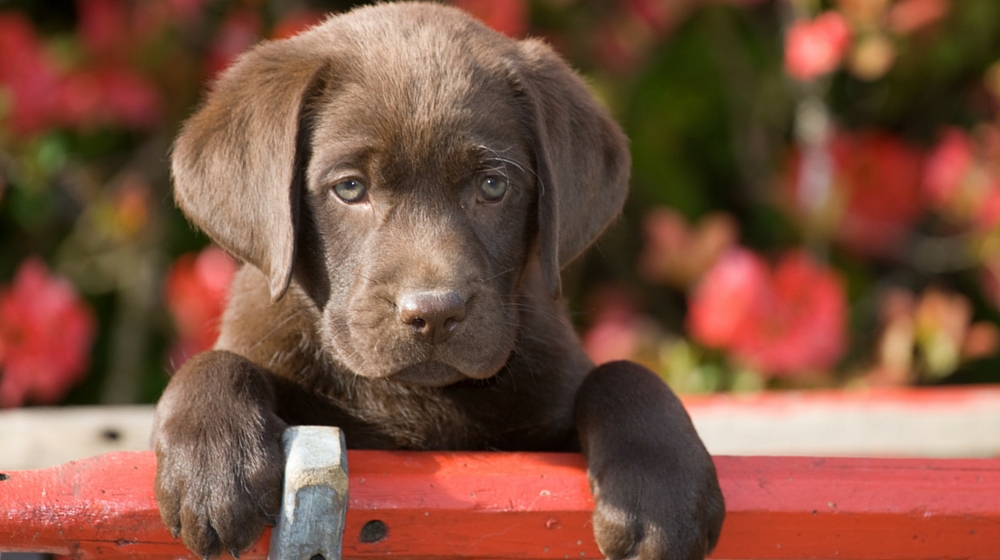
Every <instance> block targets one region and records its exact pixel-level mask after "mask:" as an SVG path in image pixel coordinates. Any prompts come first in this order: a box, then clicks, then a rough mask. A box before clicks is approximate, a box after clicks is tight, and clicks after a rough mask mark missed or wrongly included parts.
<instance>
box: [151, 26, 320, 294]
mask: <svg viewBox="0 0 1000 560" xmlns="http://www.w3.org/2000/svg"><path fill="white" fill-rule="evenodd" d="M314 35H315V34H310V33H306V34H303V35H299V36H297V37H294V38H292V39H288V40H284V41H275V42H269V43H263V44H261V45H259V46H257V47H255V48H254V49H252V50H251V51H249V52H247V53H246V54H244V55H243V56H242V57H240V59H239V60H238V61H237V62H236V63H235V64H234V65H233V66H232V67H230V68H229V69H228V70H226V72H225V73H223V75H222V77H221V78H220V79H219V80H218V81H217V82H216V83H215V86H214V88H213V89H212V91H211V92H210V93H209V95H208V98H207V100H206V101H205V104H204V105H203V106H202V107H201V108H200V109H199V110H198V112H197V113H195V115H194V116H192V117H191V118H190V119H188V121H187V122H186V123H185V124H184V127H183V128H182V130H181V133H180V135H179V136H178V138H177V142H176V144H175V145H174V149H173V154H172V158H171V159H172V162H171V163H172V172H173V177H174V198H175V199H176V201H177V204H178V206H180V207H181V209H182V210H183V211H184V213H185V214H187V216H188V218H189V219H190V220H191V221H192V222H194V223H195V225H197V226H198V227H200V228H201V229H202V230H203V231H205V233H207V234H208V236H209V237H211V238H212V240H214V241H215V242H216V243H218V244H219V245H220V246H222V247H223V248H224V249H226V250H227V251H228V252H230V253H231V254H233V255H234V256H236V257H238V258H240V259H242V260H244V261H246V262H249V263H250V264H252V265H254V266H256V267H257V268H258V269H260V271H261V272H263V273H264V274H265V275H266V276H267V277H268V280H269V287H270V292H271V299H272V300H274V299H277V298H279V297H281V296H282V295H283V294H284V292H285V290H286V289H287V288H288V283H289V281H290V280H291V274H292V260H293V258H294V248H295V234H296V229H297V222H298V206H299V198H300V191H301V190H302V182H303V180H304V169H305V166H306V164H307V163H308V159H309V156H310V149H311V148H310V146H309V142H310V138H309V136H310V132H309V126H307V125H306V121H307V120H308V112H309V111H308V106H309V99H310V97H312V96H313V95H314V94H315V93H316V92H318V91H321V89H322V87H323V86H324V85H325V82H326V79H325V78H326V75H327V74H328V72H326V70H325V68H326V64H327V60H328V58H326V57H323V56H320V52H321V49H319V48H316V45H315V44H314V42H315V41H314V38H313V36H314Z"/></svg>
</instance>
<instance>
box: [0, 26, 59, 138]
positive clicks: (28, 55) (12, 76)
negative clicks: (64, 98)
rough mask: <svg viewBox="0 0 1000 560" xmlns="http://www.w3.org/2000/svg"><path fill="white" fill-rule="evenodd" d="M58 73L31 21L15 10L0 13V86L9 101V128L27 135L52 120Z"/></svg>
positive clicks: (2, 115)
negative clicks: (14, 12)
mask: <svg viewBox="0 0 1000 560" xmlns="http://www.w3.org/2000/svg"><path fill="white" fill-rule="evenodd" d="M58 85H59V74H58V72H57V70H56V67H55V64H54V63H53V61H52V60H51V58H50V57H49V56H48V53H46V52H45V49H44V47H43V45H42V42H41V40H40V39H39V38H38V36H37V35H36V34H35V29H34V27H32V25H31V23H30V22H29V21H28V20H27V19H25V18H24V17H22V16H21V15H19V14H12V13H0V90H6V92H5V93H6V94H7V95H8V96H9V97H10V101H11V105H10V107H9V108H8V111H7V114H6V115H4V114H2V113H0V118H3V117H5V118H6V119H9V122H10V126H11V128H12V129H13V130H14V131H15V132H16V133H18V134H21V135H24V136H29V135H31V134H34V133H36V132H38V131H40V130H43V129H45V128H46V127H48V126H50V125H51V124H52V120H53V119H52V113H51V109H52V107H53V106H54V105H55V102H56V93H57V90H58Z"/></svg>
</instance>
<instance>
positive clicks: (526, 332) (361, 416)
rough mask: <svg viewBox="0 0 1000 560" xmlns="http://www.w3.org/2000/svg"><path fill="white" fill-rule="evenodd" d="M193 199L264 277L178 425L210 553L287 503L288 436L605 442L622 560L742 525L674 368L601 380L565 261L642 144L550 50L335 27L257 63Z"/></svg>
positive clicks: (444, 32) (172, 481) (179, 461)
mask: <svg viewBox="0 0 1000 560" xmlns="http://www.w3.org/2000/svg"><path fill="white" fill-rule="evenodd" d="M172 162H173V174H174V180H175V194H176V199H177V202H178V204H179V205H180V207H181V208H182V209H183V210H184V212H185V213H186V214H187V216H188V217H189V218H190V219H191V220H192V221H193V222H194V223H195V224H196V225H197V226H198V227H200V228H201V229H203V230H204V231H205V232H207V233H208V235H209V236H211V238H212V239H213V240H215V241H216V242H217V243H218V244H219V245H221V246H222V247H223V248H225V249H226V250H227V251H229V252H230V253H231V254H233V255H235V256H236V257H238V258H239V259H241V260H242V261H244V262H245V263H246V265H245V266H243V267H242V269H241V270H240V272H239V274H238V275H237V277H236V279H235V281H234V283H233V286H232V290H231V291H232V295H231V300H230V302H229V305H228V308H227V310H226V313H225V316H224V318H223V323H222V334H221V337H220V338H219V341H218V343H217V344H216V346H215V349H214V350H212V351H209V352H205V353H202V354H200V355H198V356H195V357H194V358H192V359H191V360H189V361H188V362H187V363H185V364H184V366H183V367H182V368H181V369H180V370H179V371H178V372H177V373H176V374H175V375H174V376H173V378H172V379H171V380H170V384H169V386H168V387H167V389H166V392H165V393H164V394H163V398H162V399H161V400H160V403H159V405H158V406H157V410H156V427H155V432H154V436H153V437H154V445H155V448H156V456H157V465H158V466H157V472H156V499H157V501H158V502H159V506H160V512H161V514H162V516H163V520H164V522H165V523H166V524H167V526H168V527H169V528H170V529H171V530H172V531H173V532H174V534H175V535H177V534H179V535H181V536H182V537H183V539H184V542H185V544H186V545H187V546H188V547H189V548H190V549H191V550H192V551H194V552H195V553H197V554H199V555H202V556H205V557H208V556H214V555H217V554H220V553H221V552H223V551H228V552H230V553H232V554H233V556H236V555H237V554H238V553H239V551H240V550H243V549H244V548H246V547H248V546H249V545H250V544H252V543H253V542H254V541H255V540H256V539H257V538H258V537H259V536H260V534H261V531H262V530H263V528H264V526H265V524H266V523H269V522H272V521H273V518H274V517H273V516H274V515H275V514H276V513H277V511H278V509H279V499H280V495H281V492H280V485H281V480H282V471H283V456H282V448H281V433H282V430H283V429H284V428H285V427H286V426H288V425H297V424H320V425H336V426H340V427H341V428H342V429H343V430H344V431H345V433H346V435H347V442H348V445H349V446H350V447H355V448H368V449H456V450H458V449H464V450H565V451H570V450H582V451H583V453H585V454H586V457H587V461H588V465H589V468H588V472H589V476H590V481H591V487H592V490H593V493H594V497H595V501H596V507H595V511H594V532H595V536H596V539H597V543H598V545H599V546H600V548H601V551H602V552H603V553H604V554H605V555H607V556H608V557H609V558H630V557H638V558H671V559H689V558H702V557H703V556H704V555H705V554H707V553H708V552H709V551H710V550H711V549H712V547H713V546H714V545H715V542H716V540H717V538H718V535H719V530H720V526H721V524H722V518H723V515H724V507H723V501H722V495H721V493H720V491H719V485H718V482H717V479H716V473H715V469H714V467H713V464H712V461H711V458H710V457H709V455H708V453H707V452H706V451H705V448H704V446H703V445H702V443H701V441H700V440H699V439H698V436H697V434H696V433H695V431H694V428H693V427H692V425H691V421H690V420H689V418H688V416H687V414H686V412H685V411H684V408H683V407H682V406H681V404H680V402H679V401H678V400H677V398H676V397H675V396H674V395H673V394H672V393H671V392H670V390H669V389H668V388H667V387H666V385H664V384H663V382H662V381H661V380H660V379H659V378H658V377H657V376H656V375H654V374H652V373H650V372H649V371H647V370H646V369H644V368H642V367H640V366H638V365H635V364H632V363H629V362H614V363H609V364H605V365H602V366H600V367H597V368H595V367H594V364H593V363H592V362H591V361H590V360H589V359H588V358H587V356H586V355H585V354H584V353H583V351H582V350H581V347H580V343H579V342H578V340H577V337H576V336H575V334H574V332H573V329H572V327H571V326H570V323H569V321H568V320H567V316H566V313H565V312H564V310H563V309H562V307H561V305H560V303H559V302H558V297H559V294H560V279H559V271H560V268H561V267H562V266H563V265H564V264H566V263H567V262H568V261H570V260H572V259H573V258H574V257H576V256H577V255H579V254H580V253H581V252H582V251H583V250H584V248H586V247H587V246H588V245H589V244H590V243H591V242H592V241H593V240H594V238H595V237H597V235H598V234H599V233H600V232H601V231H602V230H603V229H604V227H605V226H606V225H607V224H608V223H609V222H610V221H611V220H612V219H613V218H614V217H615V216H616V215H617V214H618V212H619V211H620V209H621V207H622V204H623V201H624V199H625V196H626V190H627V183H628V174H629V163H630V162H629V155H628V147H627V141H626V139H625V137H624V136H623V134H622V132H621V130H620V129H619V128H618V126H617V125H616V124H615V123H614V122H613V121H612V120H611V118H610V117H609V116H608V114H607V112H606V111H605V110H604V109H603V108H602V107H601V106H600V105H598V104H597V103H596V102H595V101H594V100H593V99H592V98H591V96H590V94H589V93H588V90H587V88H586V86H585V85H584V84H583V82H582V81H581V80H580V78H579V77H578V76H577V75H575V74H574V73H573V72H572V71H571V70H570V69H569V68H568V67H567V65H566V64H565V63H564V62H563V61H562V60H561V59H560V58H559V57H558V56H557V55H556V54H554V53H553V51H552V50H551V49H550V48H549V47H547V46H546V45H545V44H543V43H542V42H539V41H535V40H526V41H515V40H511V39H509V38H506V37H504V36H502V35H500V34H498V33H496V32H494V31H492V30H490V29H488V28H486V27H484V26H483V25H481V24H480V23H478V22H476V21H474V20H473V19H471V18H470V17H468V16H466V15H464V14H463V13H462V12H460V11H458V10H456V9H453V8H448V7H443V6H438V5H433V4H419V3H399V4H381V5H377V6H374V7H365V8H361V9H357V10H354V11H352V12H350V13H347V14H344V15H340V16H336V17H333V18H330V19H329V20H327V21H326V22H325V23H323V24H321V25H319V26H317V27H315V28H313V29H311V30H309V31H307V32H305V33H302V34H301V35H299V36H297V37H294V38H292V39H288V40H283V41H275V42H267V43H264V44H261V45H259V46H257V47H256V48H254V49H253V50H251V51H250V52H248V53H247V54H245V55H244V56H243V57H242V58H240V59H239V61H238V62H237V63H236V64H234V65H233V66H232V67H231V68H230V69H229V70H228V71H227V72H225V74H224V75H223V76H222V77H221V79H219V81H218V82H217V83H216V84H215V86H214V88H213V90H212V92H211V94H210V95H209V96H208V99H207V101H206V102H205V104H204V105H203V106H202V107H201V108H200V109H199V110H198V111H197V113H195V115H194V116H193V117H191V119H190V120H189V121H188V122H187V123H186V124H185V126H184V128H183V130H182V131H181V133H180V136H179V138H178V139H177V143H176V146H175V148H174V152H173V160H172Z"/></svg>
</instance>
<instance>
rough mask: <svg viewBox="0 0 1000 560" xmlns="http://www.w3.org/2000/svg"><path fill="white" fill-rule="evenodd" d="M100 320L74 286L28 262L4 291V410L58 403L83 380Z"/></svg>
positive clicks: (0, 349) (0, 354) (0, 325)
mask: <svg viewBox="0 0 1000 560" xmlns="http://www.w3.org/2000/svg"><path fill="white" fill-rule="evenodd" d="M95 327H96V325H95V319H94V315H93V313H92V312H91V311H90V309H89V308H88V307H87V306H86V305H85V304H84V303H83V302H82V301H81V300H80V298H79V297H78V296H77V294H76V291H75V290H74V289H73V286H72V285H71V284H70V283H69V282H68V281H66V280H65V279H62V278H55V277H52V276H50V275H49V271H48V269H47V268H46V266H45V264H44V263H43V262H42V261H40V260H38V259H29V260H27V261H25V262H24V263H23V264H22V265H21V267H20V268H19V269H18V271H17V275H16V276H15V278H14V282H13V284H12V285H11V286H7V287H4V288H3V289H0V407H12V406H20V405H22V404H24V403H25V402H26V401H28V400H29V399H30V400H32V401H34V402H36V403H42V404H51V403H54V402H57V401H58V400H59V399H61V398H62V397H63V396H65V394H66V392H67V391H68V390H69V388H70V387H72V386H73V385H75V384H76V383H77V382H79V381H80V379H82V378H83V376H84V374H85V373H86V371H87V366H88V364H89V358H88V354H89V351H90V345H91V343H92V342H93V339H94V329H95Z"/></svg>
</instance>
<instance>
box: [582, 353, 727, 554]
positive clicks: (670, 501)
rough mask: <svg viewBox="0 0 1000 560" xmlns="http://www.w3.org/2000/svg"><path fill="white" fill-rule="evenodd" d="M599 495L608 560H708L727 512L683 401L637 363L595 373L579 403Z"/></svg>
mask: <svg viewBox="0 0 1000 560" xmlns="http://www.w3.org/2000/svg"><path fill="white" fill-rule="evenodd" d="M576 423H577V430H578V432H579V434H580V444H581V446H582V448H583V452H584V454H585V455H586V456H587V464H588V476H589V478H590V484H591V490H592V492H593V494H594V500H595V507H594V535H595V537H596V539H597V544H598V546H600V548H601V552H603V553H604V554H605V555H606V556H607V557H608V558H611V559H619V558H642V559H644V560H645V559H654V558H655V559H671V560H691V559H696V558H704V556H705V555H706V554H708V553H709V552H711V550H712V548H713V547H714V546H715V543H716V541H717V540H718V538H719V531H720V530H721V527H722V519H723V517H724V515H725V506H724V504H723V500H722V493H721V491H720V490H719V483H718V479H717V477H716V473H715V466H714V464H713V463H712V459H711V457H710V456H709V455H708V452H707V451H706V450H705V446H704V445H703V444H702V443H701V440H700V439H699V438H698V434H697V433H695V430H694V426H693V425H692V424H691V419H690V418H689V417H688V415H687V412H686V411H685V410H684V407H683V406H682V405H681V403H680V401H679V400H678V399H677V397H676V396H675V395H674V394H673V392H671V390H670V389H669V388H668V387H667V386H666V384H665V383H663V382H662V381H661V380H660V379H659V378H658V377H657V376H656V375H655V374H653V373H651V372H650V371H648V370H647V369H645V368H643V367H641V366H639V365H636V364H634V363H631V362H612V363H609V364H604V365H602V366H600V367H598V368H596V369H595V370H594V371H592V372H591V373H590V374H589V375H588V376H587V378H586V379H585V380H584V383H583V386H582V387H581V388H580V391H579V393H578V394H577V399H576Z"/></svg>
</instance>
